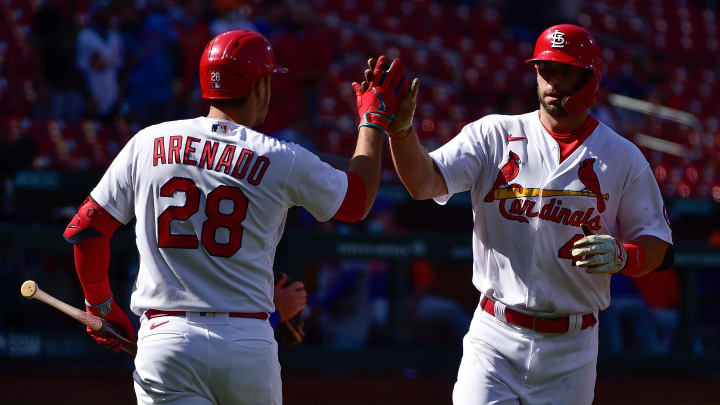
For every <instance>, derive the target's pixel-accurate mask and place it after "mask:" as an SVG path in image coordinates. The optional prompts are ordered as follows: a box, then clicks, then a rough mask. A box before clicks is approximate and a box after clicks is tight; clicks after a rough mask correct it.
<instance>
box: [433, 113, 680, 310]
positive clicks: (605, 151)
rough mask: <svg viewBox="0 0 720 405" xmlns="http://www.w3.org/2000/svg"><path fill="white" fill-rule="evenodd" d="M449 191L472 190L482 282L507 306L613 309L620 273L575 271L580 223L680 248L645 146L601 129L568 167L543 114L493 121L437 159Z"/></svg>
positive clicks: (477, 271)
mask: <svg viewBox="0 0 720 405" xmlns="http://www.w3.org/2000/svg"><path fill="white" fill-rule="evenodd" d="M430 156H431V157H432V158H433V160H434V161H435V163H436V164H437V166H438V167H439V169H440V172H441V173H442V175H443V177H444V178H445V182H446V183H447V187H448V195H446V196H443V197H441V198H436V202H438V203H440V204H444V203H445V202H447V200H448V199H449V198H450V196H451V195H452V194H454V193H458V192H462V191H466V190H471V197H472V207H473V218H474V229H473V257H474V262H473V284H474V285H475V286H476V287H477V288H478V290H480V292H482V293H485V294H487V295H490V296H491V297H494V298H495V299H497V300H498V301H500V302H502V303H504V304H505V305H507V306H510V307H513V308H517V309H520V310H523V309H526V310H531V311H538V312H541V313H547V314H568V313H588V312H593V311H598V310H601V309H604V308H606V307H607V306H608V305H609V303H610V275H609V274H602V275H591V274H587V273H586V272H585V271H584V269H582V268H579V267H575V266H573V259H572V256H571V254H570V251H571V249H572V246H573V243H574V242H575V241H577V240H578V239H580V238H582V237H583V233H582V230H581V229H580V224H582V223H587V224H588V225H589V226H590V228H591V229H592V230H593V231H594V232H595V233H598V234H608V235H612V236H614V237H616V238H619V239H620V240H622V241H625V242H627V241H630V240H632V239H634V238H637V237H638V236H641V235H649V236H655V237H657V238H659V239H661V240H664V241H666V242H668V243H672V238H671V234H670V227H669V224H668V222H667V220H666V217H665V215H664V206H663V200H662V197H661V195H660V190H659V188H658V186H657V182H656V181H655V177H654V176H653V172H652V169H651V168H650V166H649V164H648V162H647V160H646V159H645V158H644V156H643V155H642V153H641V152H640V150H639V149H638V148H637V147H635V145H633V144H632V143H630V142H629V141H627V140H626V139H625V138H623V137H621V136H620V135H618V134H617V133H615V132H614V131H613V130H611V129H610V128H608V127H607V126H605V125H604V124H602V123H600V124H599V125H598V126H597V127H596V128H595V130H594V131H593V132H592V134H591V135H590V136H589V137H588V138H587V139H586V140H585V141H584V142H583V143H582V144H581V145H580V146H579V147H578V148H577V149H576V150H575V151H573V152H572V154H570V155H569V156H568V157H567V158H566V159H565V160H563V161H562V162H560V149H559V146H558V144H557V142H556V141H555V140H554V139H553V138H552V136H551V135H550V134H549V133H548V132H547V131H546V130H545V128H544V127H543V125H542V124H541V122H540V118H539V113H538V112H537V111H535V112H531V113H528V114H523V115H518V116H503V115H490V116H487V117H484V118H482V119H480V120H478V121H475V122H473V123H471V124H468V125H467V126H465V128H463V130H462V131H461V132H460V134H458V135H457V136H456V137H455V138H454V139H452V140H451V141H450V142H448V143H447V144H445V145H443V146H442V147H440V148H439V149H437V150H435V151H434V152H432V153H431V154H430Z"/></svg>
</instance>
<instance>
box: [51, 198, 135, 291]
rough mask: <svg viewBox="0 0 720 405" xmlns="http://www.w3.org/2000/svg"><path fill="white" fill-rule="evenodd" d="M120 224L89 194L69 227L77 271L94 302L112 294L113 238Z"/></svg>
mask: <svg viewBox="0 0 720 405" xmlns="http://www.w3.org/2000/svg"><path fill="white" fill-rule="evenodd" d="M120 225H122V224H121V223H120V222H119V221H117V220H116V219H115V218H113V217H112V215H110V214H109V213H108V212H107V211H105V210H104V209H103V207H102V206H100V205H99V204H98V203H96V202H95V201H94V200H93V199H92V198H90V197H88V198H87V199H86V200H85V202H83V204H82V205H80V208H78V212H77V214H76V215H75V217H74V218H73V219H72V220H71V221H70V223H69V224H68V226H67V228H65V233H64V234H63V236H64V237H65V239H67V240H68V241H69V242H71V243H73V244H74V254H75V270H76V271H77V275H78V279H80V284H81V285H82V288H83V292H84V293H85V299H86V300H87V301H88V302H89V303H90V304H92V305H96V304H99V303H101V302H104V301H106V300H107V299H108V297H110V282H109V280H108V268H109V267H110V238H112V234H113V233H114V232H115V230H116V229H117V228H118V227H120Z"/></svg>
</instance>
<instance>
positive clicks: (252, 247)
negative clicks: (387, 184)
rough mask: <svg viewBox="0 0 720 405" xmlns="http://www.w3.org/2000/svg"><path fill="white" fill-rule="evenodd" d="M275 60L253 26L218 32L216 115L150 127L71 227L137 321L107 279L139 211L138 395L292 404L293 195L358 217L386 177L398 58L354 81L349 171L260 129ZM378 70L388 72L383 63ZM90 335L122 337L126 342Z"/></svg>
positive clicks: (121, 321)
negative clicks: (288, 347)
mask: <svg viewBox="0 0 720 405" xmlns="http://www.w3.org/2000/svg"><path fill="white" fill-rule="evenodd" d="M286 71H287V70H286V69H285V68H283V67H281V66H278V65H276V64H275V61H274V55H273V52H272V48H271V46H270V43H269V42H268V41H267V39H265V38H264V37H263V36H262V35H260V34H258V33H256V32H253V31H249V30H238V31H229V32H225V33H223V34H220V35H218V36H217V37H215V38H213V39H212V40H211V41H210V42H209V43H208V45H207V47H206V48H205V51H204V53H203V55H202V59H201V61H200V82H201V89H202V96H203V98H205V99H207V100H209V101H210V111H209V114H208V116H207V117H199V118H194V119H188V120H181V121H172V122H165V123H161V124H158V125H153V126H150V127H148V128H145V129H143V130H141V131H140V132H138V133H137V134H136V135H135V136H134V137H133V138H132V139H131V140H130V141H129V142H128V144H127V145H126V146H125V147H124V148H123V149H122V151H121V152H120V153H119V155H118V156H117V157H116V158H115V160H114V161H113V163H112V164H111V166H110V168H109V169H108V170H107V172H106V173H105V175H104V177H103V178H102V180H101V181H100V183H99V184H98V185H97V186H96V187H95V189H94V190H92V192H91V193H90V196H89V197H88V198H87V199H86V200H85V202H84V203H83V204H82V205H81V206H80V208H79V210H78V213H77V215H75V217H74V218H73V220H72V221H71V222H70V224H69V225H68V227H67V228H66V230H65V234H64V236H65V238H66V239H67V240H68V241H70V242H71V243H73V244H74V245H75V259H76V268H77V273H78V277H79V279H80V282H81V284H82V286H83V290H84V293H85V298H86V301H85V303H86V308H87V311H88V312H90V313H93V314H96V315H99V316H102V317H103V318H105V319H107V320H108V321H110V322H113V323H115V324H117V325H118V326H119V327H121V328H122V330H124V332H125V333H126V334H127V335H128V336H129V337H130V338H134V330H133V327H132V325H131V324H130V322H129V320H128V317H127V315H125V313H124V312H123V310H122V309H121V308H120V306H118V305H117V304H116V303H115V301H114V300H113V295H112V293H111V290H110V286H109V283H108V278H107V270H108V263H109V246H110V245H109V243H110V238H111V236H112V233H113V231H114V230H115V229H116V228H117V227H119V226H120V225H121V224H127V223H128V222H130V221H131V220H132V219H133V218H135V219H136V221H137V222H136V225H135V233H136V238H137V247H138V251H139V253H140V269H139V273H138V277H137V280H136V282H135V286H134V290H133V293H132V298H131V302H130V308H131V309H132V312H134V313H135V314H137V315H139V316H141V318H140V319H141V326H140V330H139V331H138V338H139V339H138V352H137V356H136V358H135V368H136V369H135V372H134V380H135V392H136V395H137V401H138V403H140V404H151V403H153V404H154V403H163V404H193V405H197V404H263V405H266V404H280V403H281V402H282V399H281V397H282V392H281V382H280V366H279V364H278V359H277V343H276V342H275V340H274V338H273V331H272V328H271V326H270V324H269V322H268V313H270V312H273V310H274V306H273V289H274V287H273V271H272V268H273V260H274V255H275V249H276V246H277V244H278V242H279V240H280V237H281V236H282V233H283V229H284V225H285V218H286V215H287V211H288V209H289V208H290V207H292V206H295V205H299V206H303V207H305V208H306V209H307V210H308V211H309V212H310V213H311V214H312V215H313V216H314V217H315V218H316V219H317V220H319V221H327V220H329V219H331V218H335V219H339V220H342V221H348V222H353V221H358V220H360V219H362V218H364V217H365V216H366V215H367V212H368V211H369V209H370V207H371V205H372V203H373V201H374V198H375V195H376V193H377V189H378V185H379V181H380V157H381V151H382V142H383V139H382V137H383V133H384V131H385V128H387V126H388V124H389V123H390V121H391V120H392V118H391V117H392V116H393V114H394V112H395V110H396V108H397V105H398V102H399V99H400V97H401V96H402V95H403V94H404V93H405V92H406V89H407V86H408V83H407V82H408V81H407V79H406V78H405V76H404V74H403V73H404V68H403V66H402V65H401V63H400V61H395V62H394V63H393V64H392V68H391V69H390V70H389V72H387V74H385V75H383V77H382V79H380V80H378V81H376V82H374V83H372V84H371V85H370V86H365V88H364V89H360V85H358V84H357V83H354V84H353V87H354V89H355V91H356V96H357V102H358V112H359V114H360V116H361V118H362V121H361V125H360V127H359V135H358V142H357V147H356V150H355V154H354V156H353V158H352V159H351V161H350V167H349V169H348V171H346V172H343V171H340V170H337V169H334V168H332V167H331V166H329V165H328V164H326V163H323V162H322V161H321V160H320V159H319V158H318V157H317V156H315V155H314V154H312V153H311V152H309V151H308V150H306V149H304V148H302V147H300V146H298V145H295V144H293V143H288V142H282V141H279V140H277V139H273V138H270V137H267V136H265V135H263V134H261V133H259V132H256V131H254V130H253V129H252V127H254V126H256V125H259V124H260V123H262V122H263V121H264V120H265V115H266V114H267V110H268V104H269V101H270V77H271V74H272V73H280V72H286ZM378 76H379V75H378ZM89 333H90V334H91V335H92V336H93V338H95V339H96V340H97V341H99V342H100V343H102V344H104V345H106V346H109V347H110V348H113V349H117V341H115V340H113V339H107V338H103V337H101V336H98V335H96V334H95V333H94V332H91V331H89Z"/></svg>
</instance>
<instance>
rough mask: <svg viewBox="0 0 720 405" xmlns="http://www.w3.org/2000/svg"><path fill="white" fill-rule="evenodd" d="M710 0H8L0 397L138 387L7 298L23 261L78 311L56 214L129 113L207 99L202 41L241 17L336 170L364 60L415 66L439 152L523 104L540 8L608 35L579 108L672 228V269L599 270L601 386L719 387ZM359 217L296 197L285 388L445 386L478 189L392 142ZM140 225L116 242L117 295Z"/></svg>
mask: <svg viewBox="0 0 720 405" xmlns="http://www.w3.org/2000/svg"><path fill="white" fill-rule="evenodd" d="M718 6H719V2H718V1H717V0H694V1H691V0H599V1H579V0H575V1H570V0H568V1H562V0H555V1H542V2H535V1H506V2H504V1H499V0H482V1H481V0H456V1H433V0H394V1H390V0H364V1H359V0H338V1H333V0H312V1H283V0H268V1H261V0H246V1H243V0H213V1H203V0H186V1H178V2H172V1H164V0H135V1H121V0H118V1H109V0H104V1H90V0H2V1H0V128H2V131H0V142H1V143H2V145H1V147H0V151H1V153H4V157H3V158H2V159H0V181H1V182H2V183H1V184H2V188H1V189H0V291H1V292H2V293H1V294H0V297H2V298H0V302H2V306H3V310H2V311H0V388H3V389H0V403H1V404H103V405H113V404H127V403H133V399H134V396H133V394H132V382H131V381H132V380H131V377H130V373H131V370H132V363H131V359H130V358H129V356H127V355H125V354H113V353H110V352H107V351H104V350H103V349H101V348H100V347H99V346H97V345H95V344H93V343H91V339H90V338H89V337H88V336H86V334H85V333H84V331H83V328H82V327H80V326H78V325H77V324H76V323H74V322H73V321H71V320H70V319H69V318H67V317H65V316H62V315H61V314H59V313H56V312H55V311H54V310H53V309H50V308H48V307H46V306H44V305H42V304H40V303H37V302H28V301H24V300H23V299H22V298H21V297H20V295H19V294H18V289H19V287H20V284H21V282H22V281H23V280H25V279H35V280H36V281H38V283H39V285H40V286H41V287H42V288H44V289H46V290H47V291H48V292H50V293H52V294H54V295H56V296H57V297H59V298H61V299H64V300H66V301H67V302H70V303H73V304H74V305H76V306H82V297H83V296H82V291H81V289H80V286H79V283H78V282H77V281H76V277H75V274H74V267H73V257H72V249H71V247H70V246H69V245H67V244H65V242H64V241H63V240H62V236H61V233H62V229H63V227H64V225H65V224H66V223H67V221H68V220H69V218H70V217H71V216H72V215H73V214H74V212H75V209H76V206H77V205H78V204H79V203H80V202H81V201H82V200H83V199H84V197H85V196H86V195H87V194H88V193H89V191H90V190H91V188H92V187H93V186H94V184H95V183H96V182H97V180H99V178H100V176H101V175H102V173H103V171H104V169H105V168H106V167H107V166H108V165H109V163H110V161H111V160H112V158H113V157H114V156H115V155H116V153H117V152H118V151H119V149H120V148H121V147H122V146H123V145H124V144H125V142H127V140H128V139H129V138H130V137H131V136H132V135H133V134H134V133H135V132H136V131H137V130H139V129H141V128H143V127H144V126H147V125H149V124H153V123H156V122H160V121H164V120H170V119H179V118H189V117H195V116H198V115H204V114H205V113H206V112H207V110H206V109H207V105H206V104H205V103H204V102H203V101H202V100H201V99H200V97H199V85H198V80H197V63H198V59H199V56H200V54H201V52H202V49H203V47H204V45H205V43H206V42H207V41H208V40H209V39H210V38H211V37H212V36H214V35H216V34H218V33H220V32H223V31H226V30H228V29H237V28H252V29H256V30H258V31H260V32H262V33H263V34H264V35H265V36H267V37H268V38H269V39H270V41H271V42H272V43H273V45H274V47H275V51H276V55H277V59H278V61H279V63H280V64H282V65H284V66H286V67H288V68H289V69H290V73H289V74H287V75H277V76H275V77H274V78H273V82H272V85H273V98H272V103H271V110H270V113H269V115H268V117H269V118H268V120H267V122H266V123H265V124H264V125H263V127H262V128H261V130H262V131H263V132H265V133H267V134H270V135H271V136H275V137H278V138H281V139H285V140H289V141H293V142H297V143H300V144H302V145H303V146H306V147H308V148H310V149H311V150H313V151H314V152H316V153H317V154H319V155H320V156H321V157H323V158H324V159H325V160H326V161H329V162H331V163H332V164H334V165H336V166H338V167H341V168H342V167H343V166H344V165H346V164H347V158H348V157H349V156H350V155H351V153H352V150H353V145H354V142H355V136H356V117H355V116H354V114H355V107H354V98H353V95H352V93H351V89H350V84H349V83H350V82H351V81H353V80H359V79H360V78H361V74H362V71H363V69H364V66H365V61H366V60H367V58H368V57H371V56H377V55H380V54H383V53H385V54H387V55H389V56H390V57H402V58H403V60H404V61H405V62H406V64H407V66H408V69H409V70H410V71H411V73H412V74H413V75H416V76H418V77H420V78H421V90H420V102H419V108H418V111H417V112H416V118H415V125H416V127H417V129H418V132H419V134H420V136H421V139H422V141H423V142H424V143H425V144H426V145H427V147H428V148H429V149H434V148H436V147H438V146H439V145H442V144H443V143H445V142H446V141H448V140H449V139H450V138H452V137H453V136H454V135H455V134H456V133H457V132H458V131H459V130H460V129H461V128H462V126H463V125H465V124H467V123H469V122H472V121H474V120H476V119H478V118H480V117H481V116H483V115H486V114H490V113H502V114H518V113H524V112H527V111H531V110H534V109H536V108H537V99H536V95H535V92H534V90H533V88H534V81H535V78H534V73H533V72H532V70H531V69H529V68H528V67H527V66H526V65H524V64H523V61H524V60H525V59H526V58H528V57H529V56H530V55H531V54H532V49H533V45H534V40H535V38H536V37H537V35H538V34H539V33H540V32H541V31H542V30H543V29H544V28H545V27H547V26H549V25H551V24H555V23H561V22H572V23H576V24H580V25H583V26H585V27H586V28H589V29H590V30H591V31H592V32H593V33H594V34H595V35H596V37H597V38H598V40H599V42H600V44H601V46H603V48H604V52H603V56H604V59H605V63H606V66H605V76H604V79H603V94H602V97H601V101H600V102H599V103H598V104H597V105H596V106H595V107H594V108H593V110H592V112H593V114H594V115H595V116H596V117H598V118H599V119H600V120H601V121H603V122H605V123H608V124H609V125H610V126H611V127H613V128H614V129H615V130H616V131H618V132H619V133H621V134H623V135H624V136H626V137H627V138H628V139H630V140H632V141H633V142H635V143H636V144H637V145H638V146H640V148H641V149H642V151H643V152H644V153H645V156H646V157H647V159H648V160H649V161H650V163H651V165H652V167H653V169H654V172H655V175H656V178H657V180H658V183H659V184H660V187H661V189H662V192H663V195H664V197H665V201H666V205H667V207H668V213H669V216H670V219H671V222H672V225H673V233H674V238H675V251H676V264H675V266H674V268H673V269H671V270H668V271H664V272H661V273H658V274H653V275H650V276H648V277H644V278H641V279H637V280H630V279H628V278H626V277H624V276H615V277H614V278H613V304H612V305H611V307H610V309H609V310H607V311H605V312H603V314H602V318H601V323H602V324H603V326H602V328H601V334H602V336H601V349H600V358H599V366H598V369H599V378H598V384H597V389H596V403H597V404H711V403H714V404H717V403H720V400H718V398H720V388H719V384H720V365H719V363H720V315H719V314H718V309H717V308H718V305H717V302H716V301H715V300H716V299H718V293H719V292H720V168H718V161H719V160H720V121H719V117H720V102H718V97H717V95H718V93H719V92H720V52H719V51H720V30H719V29H718V13H719V12H720V10H719V9H718ZM384 169H385V171H384V173H383V181H382V187H381V191H380V194H379V197H378V201H377V203H376V205H375V207H374V208H373V211H372V213H371V215H370V216H369V218H368V219H367V220H366V221H363V222H362V223H359V224H356V225H347V224H342V223H338V222H333V221H331V222H328V223H324V224H317V223H315V222H314V220H313V219H312V218H311V217H310V215H309V214H307V213H306V212H304V211H303V210H302V209H294V210H291V212H290V215H289V217H288V222H287V225H288V226H287V230H286V233H285V237H284V240H283V242H282V244H281V246H280V248H279V249H278V253H277V258H276V264H277V267H278V268H279V269H281V270H283V271H285V272H288V273H290V274H292V275H293V276H294V277H295V278H299V279H302V280H304V281H305V283H306V285H307V286H308V289H309V291H310V303H309V306H308V309H307V310H306V311H305V313H304V315H305V317H306V322H307V332H308V341H307V343H304V344H303V345H302V346H300V347H296V348H289V349H283V350H282V351H281V354H280V361H281V364H282V366H283V374H284V395H285V403H287V404H444V403H449V402H450V392H451V390H452V383H453V381H454V380H453V378H454V374H455V372H456V368H457V365H458V364H459V359H460V342H461V336H462V335H463V333H464V331H465V329H466V328H467V325H468V322H469V320H470V317H471V314H472V311H473V309H474V307H475V306H476V304H477V299H478V294H477V292H476V291H475V290H474V288H473V287H472V285H471V283H470V276H471V247H470V232H471V229H472V228H471V223H472V217H471V211H470V201H469V196H468V195H459V196H456V197H454V198H453V199H452V200H451V202H450V204H448V206H446V207H444V208H442V209H441V208H438V207H436V206H435V204H434V203H432V202H428V201H422V202H418V201H412V200H411V199H410V197H409V196H408V194H407V193H406V192H405V190H404V189H403V188H402V185H400V184H399V181H398V179H397V177H396V175H395V174H394V172H393V169H392V164H391V162H390V160H389V154H388V156H387V159H386V161H385V163H384ZM133 239H134V236H133V231H132V229H131V227H126V228H125V229H122V230H120V231H119V232H118V233H117V234H116V237H115V238H114V240H113V254H112V258H113V259H112V267H111V271H110V274H111V278H112V286H113V289H114V291H115V294H116V297H117V300H118V301H119V302H120V303H121V305H124V306H125V307H126V308H127V306H128V303H129V293H130V290H131V287H132V284H133V282H134V277H135V273H136V271H137V260H138V259H137V255H136V253H135V251H134V248H135V247H134V240H133Z"/></svg>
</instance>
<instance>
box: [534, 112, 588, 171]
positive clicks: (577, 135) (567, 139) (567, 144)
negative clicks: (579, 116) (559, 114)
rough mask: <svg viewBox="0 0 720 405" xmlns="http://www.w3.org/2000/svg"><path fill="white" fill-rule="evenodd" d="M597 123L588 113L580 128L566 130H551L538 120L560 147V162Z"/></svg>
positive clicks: (586, 136) (582, 140) (579, 143)
mask: <svg viewBox="0 0 720 405" xmlns="http://www.w3.org/2000/svg"><path fill="white" fill-rule="evenodd" d="M538 119H540V111H538ZM599 124H600V123H599V122H598V120H596V119H595V117H593V116H592V115H588V117H587V119H586V120H585V122H584V123H583V124H582V125H581V126H580V128H577V129H574V130H572V131H567V132H553V131H551V130H549V129H548V128H547V127H546V126H545V125H544V124H543V123H542V120H541V121H540V125H542V126H543V128H545V131H547V133H548V134H550V136H552V137H553V139H555V142H557V144H558V146H559V147H560V162H562V161H563V160H565V159H566V158H567V157H568V156H570V154H571V153H573V152H574V151H575V149H577V148H578V146H580V145H581V144H582V143H583V142H585V140H586V139H587V138H588V137H589V136H590V134H592V133H593V131H595V128H597V126H598V125H599Z"/></svg>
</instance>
